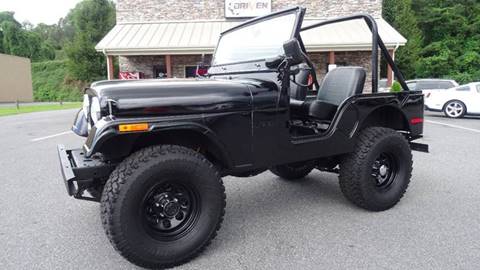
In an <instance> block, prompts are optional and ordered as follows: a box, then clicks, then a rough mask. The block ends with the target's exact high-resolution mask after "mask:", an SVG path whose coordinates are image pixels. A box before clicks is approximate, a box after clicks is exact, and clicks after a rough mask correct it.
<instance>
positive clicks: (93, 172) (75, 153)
mask: <svg viewBox="0 0 480 270" xmlns="http://www.w3.org/2000/svg"><path fill="white" fill-rule="evenodd" d="M57 151H58V158H59V160H60V168H61V171H62V176H63V181H64V183H65V187H66V189H67V193H68V195H69V196H74V197H75V198H77V199H85V200H95V199H92V198H90V197H84V196H83V193H84V191H85V190H86V189H87V188H90V187H95V186H96V185H99V184H101V183H102V181H104V180H105V179H106V178H108V176H109V175H110V173H111V172H112V171H113V170H114V169H115V166H116V164H114V163H111V162H108V161H105V160H104V159H103V158H102V157H101V156H92V157H90V158H86V157H85V153H84V151H83V150H82V149H73V150H67V149H65V146H63V145H58V146H57Z"/></svg>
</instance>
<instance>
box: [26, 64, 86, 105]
mask: <svg viewBox="0 0 480 270" xmlns="http://www.w3.org/2000/svg"><path fill="white" fill-rule="evenodd" d="M32 83H33V98H34V100H35V101H60V100H61V101H81V100H82V95H83V92H82V90H83V88H84V87H85V86H87V85H88V84H87V83H86V82H81V81H70V80H68V79H67V77H66V61H45V62H37V63H32Z"/></svg>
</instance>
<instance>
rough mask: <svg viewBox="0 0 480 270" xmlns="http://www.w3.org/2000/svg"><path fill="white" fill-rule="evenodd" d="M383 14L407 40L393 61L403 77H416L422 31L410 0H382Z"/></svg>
mask: <svg viewBox="0 0 480 270" xmlns="http://www.w3.org/2000/svg"><path fill="white" fill-rule="evenodd" d="M383 5H384V6H383V14H384V17H385V20H387V21H388V22H389V23H390V24H392V26H393V27H395V28H396V29H397V30H398V31H399V32H400V33H401V34H402V35H403V36H404V37H405V38H406V39H407V40H408V42H407V44H406V45H405V46H404V47H400V48H399V49H398V51H397V52H396V59H395V62H396V63H397V65H398V66H399V68H400V70H402V72H403V75H404V76H405V78H414V77H416V72H415V71H416V66H417V60H418V57H419V55H420V50H421V44H422V32H421V30H420V29H419V27H418V22H417V19H416V17H415V16H414V13H413V10H412V0H384V3H383Z"/></svg>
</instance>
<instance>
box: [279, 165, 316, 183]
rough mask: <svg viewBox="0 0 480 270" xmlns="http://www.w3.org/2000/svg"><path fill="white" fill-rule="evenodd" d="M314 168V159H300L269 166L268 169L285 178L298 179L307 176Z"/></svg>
mask: <svg viewBox="0 0 480 270" xmlns="http://www.w3.org/2000/svg"><path fill="white" fill-rule="evenodd" d="M314 168H315V162H314V161H302V162H295V163H290V164H284V165H278V166H274V167H272V168H270V171H271V172H272V173H273V174H275V175H276V176H278V177H281V178H283V179H286V180H299V179H302V178H304V177H305V176H307V175H308V174H309V173H310V172H312V170H313V169H314Z"/></svg>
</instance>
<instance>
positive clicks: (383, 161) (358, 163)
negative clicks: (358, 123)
mask: <svg viewBox="0 0 480 270" xmlns="http://www.w3.org/2000/svg"><path fill="white" fill-rule="evenodd" d="M412 163H413V162H412V153H411V149H410V146H409V144H408V142H407V140H406V139H405V138H404V137H403V135H401V134H400V133H398V132H396V131H395V130H392V129H389V128H382V127H371V128H367V129H365V130H363V131H361V133H360V134H359V136H358V138H357V143H356V146H355V150H354V152H352V153H350V154H349V155H347V156H346V157H345V158H344V159H343V161H342V163H341V164H340V175H339V180H340V188H341V190H342V192H343V194H344V195H345V197H346V198H347V199H348V200H349V201H351V202H352V203H354V204H355V205H357V206H359V207H361V208H364V209H367V210H370V211H384V210H387V209H390V208H392V207H393V206H394V205H395V204H397V203H398V202H399V201H400V199H401V198H402V196H403V195H404V193H405V191H406V190H407V187H408V184H409V183H410V178H411V176H412Z"/></svg>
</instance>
